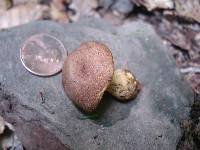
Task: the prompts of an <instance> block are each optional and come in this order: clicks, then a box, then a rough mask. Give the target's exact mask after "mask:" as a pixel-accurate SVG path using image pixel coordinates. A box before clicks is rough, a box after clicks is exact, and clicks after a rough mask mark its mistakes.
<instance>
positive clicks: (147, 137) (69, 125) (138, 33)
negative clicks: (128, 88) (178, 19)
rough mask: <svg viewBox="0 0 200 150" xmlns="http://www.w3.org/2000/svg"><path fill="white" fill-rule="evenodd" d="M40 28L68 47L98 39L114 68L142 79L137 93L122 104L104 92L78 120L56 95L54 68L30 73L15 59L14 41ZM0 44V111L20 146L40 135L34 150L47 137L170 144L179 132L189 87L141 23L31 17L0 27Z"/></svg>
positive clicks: (84, 142)
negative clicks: (94, 114) (93, 115)
mask: <svg viewBox="0 0 200 150" xmlns="http://www.w3.org/2000/svg"><path fill="white" fill-rule="evenodd" d="M91 22H92V25H90V23H91ZM101 22H102V23H101ZM95 23H97V24H95ZM41 32H45V33H49V34H51V35H54V36H55V37H57V38H58V39H60V40H61V41H62V42H63V43H64V45H65V47H66V49H67V50H68V51H69V52H71V51H73V49H75V48H76V47H78V46H79V45H80V44H81V43H82V42H84V41H90V40H97V41H101V42H104V43H105V44H107V45H108V46H109V47H110V49H111V51H112V53H113V56H114V61H115V67H116V68H127V69H129V70H131V71H132V72H134V74H135V75H136V77H137V79H138V80H139V81H140V82H141V84H142V90H141V92H140V93H139V95H138V96H137V98H136V99H135V100H133V101H130V102H128V103H120V102H118V101H116V100H115V99H114V98H113V97H111V96H110V95H109V94H107V93H106V94H105V95H104V97H103V101H102V104H101V106H100V107H99V109H98V112H99V113H100V114H101V115H100V117H99V118H98V119H96V120H90V119H82V118H83V116H84V114H83V113H82V112H80V111H79V110H78V109H77V108H76V107H75V106H74V105H73V104H72V102H71V101H70V100H69V99H68V98H67V96H65V94H64V91H63V88H62V84H61V74H58V75H56V76H52V77H49V78H42V77H38V76H34V75H32V74H30V73H29V72H28V71H27V70H26V69H25V68H24V67H23V66H22V64H21V62H20V57H19V49H20V46H21V44H22V43H23V42H24V41H25V40H26V39H27V38H28V37H29V36H31V35H33V34H36V33H41ZM0 47H1V50H0V60H1V62H0V68H1V69H0V83H1V88H0V107H1V109H0V115H2V116H3V117H4V118H5V119H6V120H7V121H9V122H11V123H12V121H11V120H14V121H15V128H16V132H17V135H18V137H19V138H20V139H22V143H24V145H25V148H27V149H35V147H34V146H33V145H37V142H38V141H37V140H32V139H31V137H32V138H33V139H34V138H38V137H40V138H39V140H40V145H39V146H38V147H37V149H42V148H41V147H44V146H45V145H47V146H48V148H49V147H55V146H56V144H54V143H58V145H59V148H54V149H67V147H68V146H69V147H70V148H72V149H76V150H79V149H80V150H88V149H92V150H95V149H97V150H98V149H99V150H101V149H114V150H122V149H124V150H125V149H127V150H130V149H135V150H141V149H142V150H147V149H151V150H152V149H155V150H157V149H158V150H160V149H162V150H168V149H176V145H177V143H178V141H179V139H180V137H181V129H180V126H179V123H180V121H181V120H182V119H187V118H188V117H189V112H190V106H191V104H192V103H193V93H192V90H191V89H190V88H189V86H188V85H187V84H186V83H185V82H184V81H183V79H182V77H181V76H180V74H179V72H178V70H177V69H176V68H175V63H174V61H173V58H172V57H171V56H170V55H169V54H168V52H167V49H166V47H165V46H164V45H163V43H162V41H161V39H160V38H159V37H158V36H157V34H156V33H155V31H154V30H153V28H152V27H151V26H150V25H148V24H147V23H144V22H140V21H135V22H132V23H130V24H128V25H125V26H122V27H118V28H116V27H112V26H111V25H109V24H107V23H104V22H103V21H96V20H93V19H87V20H84V21H81V22H78V23H73V24H68V25H63V24H58V23H54V22H49V21H43V22H35V23H30V24H27V25H23V26H19V27H16V28H12V29H9V30H6V31H3V32H1V33H0ZM125 62H128V65H127V66H125V65H124V64H125ZM40 92H42V93H43V96H44V98H45V103H44V104H42V102H41V95H40ZM8 102H9V103H8ZM32 130H33V132H31V131H32ZM38 132H39V133H38ZM33 133H37V134H39V135H37V136H35V135H34V134H33ZM27 134H28V135H27ZM26 136H27V137H26ZM24 137H25V138H24ZM30 139H31V140H32V141H31V142H30ZM43 139H45V140H44V141H43V142H44V144H41V140H43ZM46 139H47V140H46ZM46 141H47V142H46ZM59 141H60V143H59ZM48 142H49V143H53V144H51V146H49V144H48ZM30 143H32V144H30ZM29 144H30V145H29Z"/></svg>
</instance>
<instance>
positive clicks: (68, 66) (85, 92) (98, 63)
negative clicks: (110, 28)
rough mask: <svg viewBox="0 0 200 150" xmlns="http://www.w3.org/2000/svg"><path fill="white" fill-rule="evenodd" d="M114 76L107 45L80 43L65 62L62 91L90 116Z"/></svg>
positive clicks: (111, 59) (111, 58)
mask: <svg viewBox="0 0 200 150" xmlns="http://www.w3.org/2000/svg"><path fill="white" fill-rule="evenodd" d="M113 72H114V63H113V57H112V54H111V52H110V50H109V48H108V47H107V46H106V45H104V44H102V43H99V42H86V43H83V44H82V45H81V46H80V47H79V48H77V49H76V50H75V51H73V52H72V53H70V54H69V55H68V57H67V59H66V60H65V62H64V66H63V73H62V82H63V87H64V91H65V93H66V94H67V96H68V97H69V98H70V99H71V100H72V101H73V103H74V104H75V105H76V106H78V107H79V108H81V109H82V110H84V111H85V112H88V113H91V112H93V111H94V110H95V109H96V107H97V106H98V104H99V103H100V101H101V98H102V96H103V93H104V91H105V90H106V89H107V87H108V86H109V84H110V81H111V80H112V76H113Z"/></svg>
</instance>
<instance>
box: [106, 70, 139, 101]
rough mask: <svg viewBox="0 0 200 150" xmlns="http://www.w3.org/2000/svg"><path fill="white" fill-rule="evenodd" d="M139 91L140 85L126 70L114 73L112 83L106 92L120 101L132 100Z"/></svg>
mask: <svg viewBox="0 0 200 150" xmlns="http://www.w3.org/2000/svg"><path fill="white" fill-rule="evenodd" d="M139 90H140V84H139V82H138V81H137V80H136V78H135V76H134V75H133V74H132V73H131V72H130V71H128V70H123V69H117V70H115V71H114V74H113V77H112V81H111V83H110V85H109V87H108V89H107V91H108V92H109V93H110V94H112V95H113V96H115V97H116V98H117V99H118V100H120V101H127V100H130V99H133V98H134V97H135V96H136V95H137V93H138V92H139Z"/></svg>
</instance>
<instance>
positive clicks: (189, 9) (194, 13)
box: [175, 0, 200, 22]
mask: <svg viewBox="0 0 200 150" xmlns="http://www.w3.org/2000/svg"><path fill="white" fill-rule="evenodd" d="M175 9H176V13H177V14H178V15H180V16H183V17H186V18H190V19H194V20H196V21H198V22H200V2H199V0H175Z"/></svg>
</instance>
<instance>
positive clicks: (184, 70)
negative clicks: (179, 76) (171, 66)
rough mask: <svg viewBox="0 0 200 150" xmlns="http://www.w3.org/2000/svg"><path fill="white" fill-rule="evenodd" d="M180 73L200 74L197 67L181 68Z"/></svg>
mask: <svg viewBox="0 0 200 150" xmlns="http://www.w3.org/2000/svg"><path fill="white" fill-rule="evenodd" d="M180 71H181V72H182V73H200V68H199V67H188V68H181V69H180Z"/></svg>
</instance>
